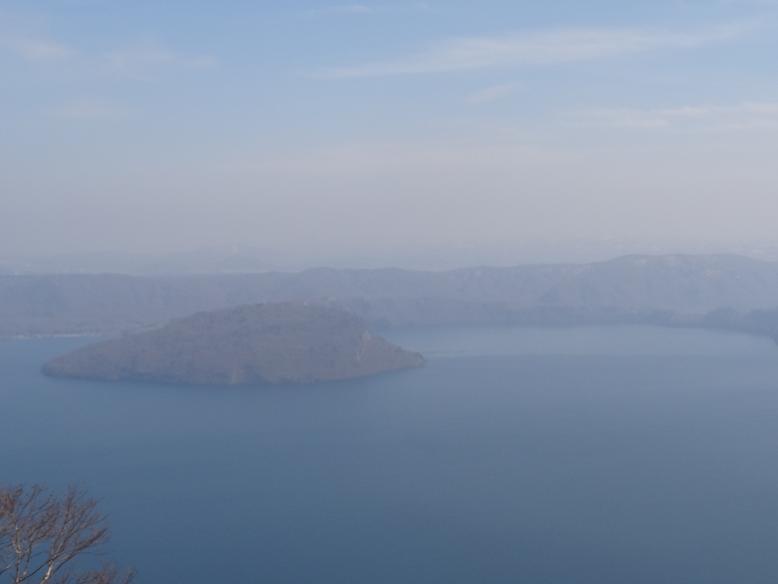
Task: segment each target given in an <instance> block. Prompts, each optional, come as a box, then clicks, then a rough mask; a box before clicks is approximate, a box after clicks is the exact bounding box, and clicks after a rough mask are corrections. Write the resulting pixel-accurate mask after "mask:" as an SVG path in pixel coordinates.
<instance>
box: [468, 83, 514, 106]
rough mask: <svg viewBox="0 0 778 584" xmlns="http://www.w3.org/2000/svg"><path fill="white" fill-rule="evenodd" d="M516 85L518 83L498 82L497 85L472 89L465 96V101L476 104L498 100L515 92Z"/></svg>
mask: <svg viewBox="0 0 778 584" xmlns="http://www.w3.org/2000/svg"><path fill="white" fill-rule="evenodd" d="M518 87H519V84H518V83H500V84H498V85H491V86H489V87H484V88H483V89H479V90H478V91H474V92H473V93H471V94H470V95H468V96H467V97H466V98H465V101H467V103H471V104H476V105H477V104H484V103H492V102H495V101H500V100H501V99H505V98H507V97H510V96H511V95H513V94H514V93H516V90H517V89H518Z"/></svg>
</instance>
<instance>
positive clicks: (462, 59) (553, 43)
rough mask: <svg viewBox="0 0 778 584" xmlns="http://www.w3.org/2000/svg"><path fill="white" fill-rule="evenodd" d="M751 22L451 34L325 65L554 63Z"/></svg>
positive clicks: (325, 72) (400, 69)
mask: <svg viewBox="0 0 778 584" xmlns="http://www.w3.org/2000/svg"><path fill="white" fill-rule="evenodd" d="M750 28H751V27H749V26H745V25H740V26H738V25H734V26H720V27H712V28H707V29H699V30H688V31H668V30H655V29H634V28H610V29H608V28H570V29H558V30H550V31H543V32H537V33H524V34H519V35H512V36H492V37H473V38H460V39H453V40H448V41H445V42H442V43H438V44H435V45H432V46H430V47H429V48H428V49H426V50H423V51H421V52H419V53H416V54H414V55H411V56H409V57H405V58H401V59H397V60H387V61H376V62H372V63H367V64H362V65H353V66H345V67H332V68H325V69H321V70H319V71H318V72H317V73H316V75H315V76H317V77H322V78H331V79H348V78H361V77H385V76H395V75H419V74H429V73H452V72H457V71H470V70H478V69H486V68H497V67H517V66H531V65H553V64H559V63H570V62H578V61H591V60H595V59H603V58H608V57H618V56H621V55H627V54H634V53H640V52H647V51H657V50H665V49H691V48H696V47H701V46H705V45H709V44H712V43H719V42H724V41H727V40H731V39H733V38H736V37H738V36H741V35H742V34H744V33H745V32H747V31H748V30H750Z"/></svg>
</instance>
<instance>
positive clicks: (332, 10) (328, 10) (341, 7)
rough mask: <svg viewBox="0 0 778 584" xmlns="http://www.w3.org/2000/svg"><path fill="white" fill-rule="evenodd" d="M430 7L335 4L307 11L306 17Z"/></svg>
mask: <svg viewBox="0 0 778 584" xmlns="http://www.w3.org/2000/svg"><path fill="white" fill-rule="evenodd" d="M429 9H430V5H429V4H428V3H426V2H417V3H411V4H359V3H354V4H334V5H332V6H323V7H320V8H311V9H310V10H306V11H305V15H306V16H328V15H338V14H342V15H365V14H378V13H384V12H414V11H427V10H429Z"/></svg>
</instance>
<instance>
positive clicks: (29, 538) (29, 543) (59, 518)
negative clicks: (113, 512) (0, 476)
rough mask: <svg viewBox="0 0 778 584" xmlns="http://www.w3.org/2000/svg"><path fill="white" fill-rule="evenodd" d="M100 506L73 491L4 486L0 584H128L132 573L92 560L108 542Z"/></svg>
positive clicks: (0, 491)
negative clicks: (96, 564)
mask: <svg viewBox="0 0 778 584" xmlns="http://www.w3.org/2000/svg"><path fill="white" fill-rule="evenodd" d="M108 537H109V532H108V528H107V526H106V520H105V516H104V515H103V514H102V513H100V511H99V510H98V509H97V502H96V501H95V500H94V499H91V498H89V497H88V496H87V495H86V493H84V491H81V490H79V489H76V488H75V487H71V488H69V489H68V490H67V492H66V493H65V494H64V495H63V496H61V497H57V496H55V495H52V494H51V493H49V492H48V491H47V490H46V489H45V488H44V487H41V486H37V485H36V486H33V487H29V488H25V487H21V486H17V487H10V488H2V487H0V584H128V583H129V582H130V581H131V580H132V577H133V575H132V573H126V574H120V573H119V572H118V571H117V569H116V568H115V567H113V566H111V565H108V564H106V565H103V566H100V567H98V568H95V569H90V568H89V567H87V566H88V563H89V562H88V561H87V560H88V559H89V557H90V556H91V555H93V554H95V553H96V552H99V551H100V547H101V546H102V545H103V544H105V543H106V542H107V541H108Z"/></svg>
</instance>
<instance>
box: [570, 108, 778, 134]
mask: <svg viewBox="0 0 778 584" xmlns="http://www.w3.org/2000/svg"><path fill="white" fill-rule="evenodd" d="M577 123H579V124H585V125H597V126H609V127H615V128H634V129H655V128H660V129H661V128H693V129H701V128H706V129H712V130H776V129H778V102H743V103H739V104H733V105H708V104H703V105H687V106H681V107H673V108H655V109H650V108H649V109H630V108H613V109H599V110H590V111H587V112H583V113H582V114H580V115H579V116H577Z"/></svg>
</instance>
